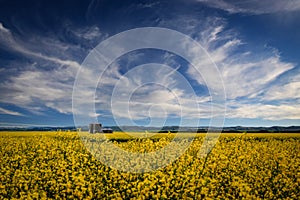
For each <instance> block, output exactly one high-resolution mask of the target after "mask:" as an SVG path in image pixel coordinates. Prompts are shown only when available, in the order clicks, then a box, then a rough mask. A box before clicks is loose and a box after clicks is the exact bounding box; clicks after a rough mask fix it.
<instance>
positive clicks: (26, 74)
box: [0, 23, 103, 114]
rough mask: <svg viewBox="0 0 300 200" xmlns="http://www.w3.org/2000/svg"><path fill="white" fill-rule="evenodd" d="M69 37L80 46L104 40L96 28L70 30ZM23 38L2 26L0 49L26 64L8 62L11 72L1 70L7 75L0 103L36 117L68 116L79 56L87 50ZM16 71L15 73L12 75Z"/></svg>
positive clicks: (1, 85)
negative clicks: (48, 112)
mask: <svg viewBox="0 0 300 200" xmlns="http://www.w3.org/2000/svg"><path fill="white" fill-rule="evenodd" d="M33 34H34V33H33ZM72 34H73V35H76V37H77V41H80V40H82V41H81V42H82V44H88V43H89V41H90V40H93V39H99V38H101V37H103V35H102V34H101V32H100V30H99V28H97V27H91V28H89V29H88V28H82V29H79V28H77V29H76V30H73V29H72ZM23 37H27V36H20V35H15V34H13V33H12V31H11V30H9V29H8V28H5V27H4V26H3V24H2V23H1V26H0V42H1V44H2V48H3V49H4V50H5V51H9V52H14V53H17V54H19V55H20V56H21V57H23V59H26V60H27V63H22V64H20V63H18V61H11V62H9V63H8V64H9V65H10V66H11V68H9V67H8V66H6V67H5V68H3V73H10V75H9V76H8V77H5V79H3V81H2V82H1V83H0V88H1V91H2V95H1V97H0V101H1V103H6V104H13V105H15V106H18V107H20V108H23V109H26V110H28V111H30V112H32V113H35V114H42V113H43V111H44V110H45V109H46V108H50V109H53V110H56V111H58V112H60V113H69V114H70V113H71V112H72V89H73V83H74V80H75V77H76V73H77V70H78V69H79V68H80V61H81V59H83V58H80V57H79V56H81V57H82V55H80V54H82V53H86V52H87V51H88V49H86V48H87V47H82V46H79V45H76V44H72V43H68V42H63V41H61V40H60V39H59V38H57V37H56V36H55V35H52V36H51V37H49V36H41V35H36V36H31V37H33V38H34V39H28V40H23V39H22V38H23ZM67 39H68V38H66V40H67ZM73 41H74V40H73ZM89 48H91V47H89ZM16 68H17V69H18V70H14V71H12V70H13V69H16ZM11 71H12V72H11ZM2 75H4V74H2ZM12 114H13V113H12Z"/></svg>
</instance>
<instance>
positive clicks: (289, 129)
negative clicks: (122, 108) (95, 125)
mask: <svg viewBox="0 0 300 200" xmlns="http://www.w3.org/2000/svg"><path fill="white" fill-rule="evenodd" d="M78 128H81V130H83V131H87V130H88V126H82V127H78ZM105 128H111V129H112V130H113V131H128V132H145V131H149V132H161V133H164V132H169V131H170V132H199V133H206V132H207V130H208V127H207V126H203V127H178V126H165V127H145V126H122V127H118V126H107V127H105ZM57 130H62V131H67V130H70V131H76V130H77V128H76V127H74V126H63V127H62V126H57V127H55V126H41V127H38V126H32V127H17V126H16V127H11V126H9V127H4V126H3V127H0V131H57ZM244 132H247V133H300V126H272V127H248V126H232V127H223V128H222V133H244Z"/></svg>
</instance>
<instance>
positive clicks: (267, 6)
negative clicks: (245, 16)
mask: <svg viewBox="0 0 300 200" xmlns="http://www.w3.org/2000/svg"><path fill="white" fill-rule="evenodd" d="M197 1H199V2H202V3H205V4H206V5H208V6H210V7H213V8H218V9H222V10H225V11H227V12H229V13H249V14H265V13H276V12H289V11H297V10H300V1H298V0H286V1H282V0H263V1H261V0H250V1H243V0H236V1H230V0H197Z"/></svg>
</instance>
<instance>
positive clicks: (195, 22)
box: [0, 0, 300, 126]
mask: <svg viewBox="0 0 300 200" xmlns="http://www.w3.org/2000/svg"><path fill="white" fill-rule="evenodd" d="M283 2H284V3H283ZM299 21H300V2H299V1H280V0H266V1H258V0H253V1H230V0H212V1H205V0H175V1H114V0H109V1H108V0H107V1H105V0H104V1H103V0H93V1H64V0H62V1H39V0H31V1H14V0H2V1H0V92H1V96H0V126H15V125H16V126H18V125H20V126H23V125H26V124H28V125H52V126H56V125H73V124H74V122H73V113H74V111H76V112H79V111H78V110H80V109H83V108H80V109H79V108H74V106H73V107H72V93H73V85H74V81H75V80H76V74H77V72H78V70H79V69H80V68H82V66H81V64H82V62H83V61H84V59H85V58H86V57H87V55H88V54H89V53H90V52H91V50H92V49H94V48H95V47H96V46H97V45H98V44H99V43H101V42H102V41H105V40H107V39H108V38H110V37H112V36H113V35H115V34H118V33H120V32H122V31H126V30H130V29H133V28H141V27H162V28H168V29H171V30H175V31H179V32H180V33H183V34H185V35H187V36H189V37H192V38H193V39H194V40H195V41H197V42H198V43H199V44H200V45H201V46H202V47H203V48H204V49H205V50H206V51H207V53H208V54H209V56H210V58H211V59H212V61H213V62H214V63H215V64H216V66H217V68H218V69H219V71H220V74H221V76H222V79H223V83H224V88H225V93H226V106H227V108H226V110H227V112H226V116H225V125H226V126H230V125H244V126H273V125H285V126H288V125H300V109H299V103H300V73H299V72H300V65H299V63H300V57H299V55H300V48H299V46H300V24H299ZM137 39H142V36H141V38H137ZM170 39H172V36H171V35H170ZM163 42H165V41H162V43H163ZM176 42H179V41H174V43H176ZM182 45H184V44H182ZM189 53H190V55H191V56H192V55H193V56H194V57H193V59H194V60H197V58H198V57H197V56H196V55H197V53H199V52H193V50H192V49H191V50H190V52H189ZM198 62H199V65H201V64H203V63H201V62H202V61H198ZM203 62H204V61H203ZM146 63H161V64H164V65H168V66H170V67H171V68H173V69H174V70H175V71H176V73H179V74H181V75H182V76H183V77H185V78H186V80H187V81H188V82H189V84H190V85H191V87H192V88H193V89H194V91H195V94H191V93H189V92H188V91H187V90H186V89H187V88H185V87H182V85H181V84H183V83H182V82H180V83H179V82H178V80H177V79H176V78H175V77H176V76H174V77H173V76H172V75H170V76H169V77H168V78H169V79H167V80H168V81H169V82H165V83H164V84H165V86H164V87H158V86H155V85H152V86H143V85H140V86H137V85H134V84H129V86H131V87H134V88H129V86H128V87H127V88H126V89H124V90H125V91H127V89H128V91H131V92H132V99H134V100H135V102H130V103H131V104H130V105H131V107H130V109H131V110H130V112H128V113H125V114H124V113H122V112H123V107H122V106H121V107H118V106H116V108H118V110H116V109H115V111H112V108H111V106H112V104H111V99H112V98H111V96H112V94H113V88H114V87H113V86H114V85H116V84H117V82H118V80H120V79H122V77H123V79H124V77H125V79H126V81H127V82H128V83H137V82H138V80H139V76H145V75H144V73H143V71H139V70H136V71H135V76H132V77H130V78H129V77H126V73H127V72H128V73H129V72H130V71H132V70H133V71H134V68H135V67H137V66H139V65H143V64H146ZM150 68H151V67H150ZM151 69H152V68H151ZM153 69H156V68H155V67H153ZM167 72H168V69H167V68H163V67H162V68H161V69H158V70H157V72H153V71H148V73H149V74H148V75H149V76H150V75H153V76H154V75H155V73H161V74H163V75H165V76H167V75H166V74H164V73H167ZM105 75H106V76H107V77H108V78H109V79H110V80H114V82H113V81H110V82H105V80H104V79H103V80H102V79H99V80H95V81H98V87H97V89H96V90H95V91H96V93H95V95H96V101H95V102H96V103H95V106H96V116H97V117H98V120H99V121H101V122H102V123H103V124H105V125H114V124H115V120H116V119H120V120H121V121H120V123H121V124H127V121H128V120H133V121H134V122H135V123H137V124H138V125H147V124H148V123H149V121H150V119H152V120H153V121H152V123H153V124H151V125H160V124H159V122H161V121H164V120H165V121H166V124H165V125H178V124H177V123H178V121H180V118H184V119H188V121H190V122H191V123H190V124H189V123H186V124H181V125H183V126H185V125H186V126H188V125H193V124H194V123H193V121H197V120H198V119H201V120H200V122H201V124H200V125H208V123H209V119H210V117H211V113H210V103H211V101H210V93H209V92H210V89H209V88H208V87H207V86H206V84H205V82H204V81H203V80H205V79H206V78H211V77H214V74H205V75H203V76H205V77H201V76H200V75H199V74H198V75H197V74H195V73H193V67H192V66H191V65H190V64H189V63H188V62H187V61H186V60H185V59H183V58H181V57H180V56H178V55H175V54H174V53H172V52H166V51H162V50H157V49H156V50H155V49H148V50H147V49H141V50H136V51H133V52H129V53H127V54H125V55H123V56H121V57H120V58H119V59H117V60H115V61H114V62H113V63H112V64H111V65H110V66H109V68H108V69H107V72H106V73H105ZM158 77H159V76H158ZM160 78H163V77H160ZM123 79H122V80H123ZM125 79H124V80H125ZM124 80H123V81H124ZM153 80H154V82H155V81H158V82H159V80H155V79H153ZM88 81H89V80H87V82H88ZM172 81H174V83H173V82H172ZM176 81H177V82H176ZM121 82H122V81H121ZM171 82H172V83H173V84H171ZM159 83H161V82H159ZM220 83H221V82H220ZM170 88H171V89H172V90H171V89H170ZM84 98H85V96H84V94H83V99H84ZM190 99H196V100H195V101H196V102H197V104H198V105H199V107H200V110H196V111H195V109H193V103H195V102H190V101H189V100H190ZM119 100H120V101H121V99H119ZM85 101H92V102H94V100H91V99H86V100H85ZM179 102H181V104H180V106H181V107H180V109H183V110H184V113H185V114H184V116H180V115H179V114H178V110H176V109H179V107H176V106H174V105H177V103H178V104H179ZM117 103H120V102H117ZM150 104H151V106H150V107H149V105H150ZM116 105H119V104H116ZM120 105H121V104H120ZM120 105H119V106H120ZM163 117H164V119H162V118H163ZM114 118H115V119H114ZM87 119H88V118H87ZM183 121H184V120H183ZM88 122H89V121H88V120H86V121H82V122H81V123H82V124H85V123H88Z"/></svg>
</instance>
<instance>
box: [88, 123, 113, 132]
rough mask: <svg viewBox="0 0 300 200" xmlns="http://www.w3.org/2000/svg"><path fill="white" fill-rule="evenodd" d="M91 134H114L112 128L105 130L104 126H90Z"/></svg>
mask: <svg viewBox="0 0 300 200" xmlns="http://www.w3.org/2000/svg"><path fill="white" fill-rule="evenodd" d="M89 132H90V133H113V130H112V129H111V128H103V127H102V124H90V125H89Z"/></svg>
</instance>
